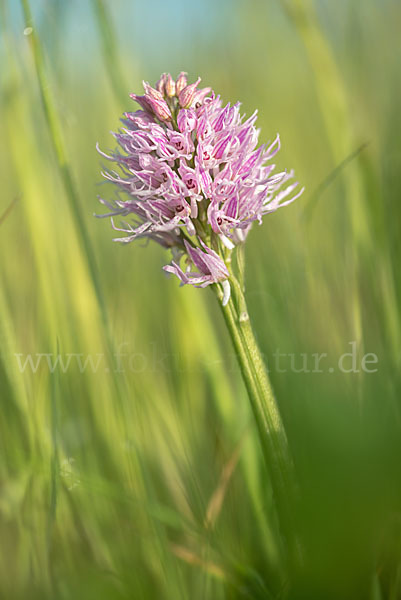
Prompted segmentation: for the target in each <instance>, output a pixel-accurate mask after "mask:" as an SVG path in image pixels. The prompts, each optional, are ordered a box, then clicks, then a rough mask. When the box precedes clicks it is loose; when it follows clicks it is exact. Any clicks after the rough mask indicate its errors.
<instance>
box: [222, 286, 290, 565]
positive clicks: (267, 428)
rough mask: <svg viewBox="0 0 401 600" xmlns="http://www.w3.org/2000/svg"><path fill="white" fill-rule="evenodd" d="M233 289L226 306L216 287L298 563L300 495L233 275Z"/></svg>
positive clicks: (280, 513)
mask: <svg viewBox="0 0 401 600" xmlns="http://www.w3.org/2000/svg"><path fill="white" fill-rule="evenodd" d="M230 285H231V298H230V300H229V302H228V303H227V305H226V306H223V305H222V303H221V300H222V296H223V295H222V291H221V289H220V287H218V286H216V292H217V295H218V297H219V300H220V306H221V309H222V312H223V316H224V320H225V322H226V325H227V328H228V331H229V334H230V337H231V340H232V343H233V346H234V349H235V352H236V355H237V359H238V363H239V366H240V369H241V373H242V376H243V379H244V382H245V386H246V389H247V391H248V396H249V400H250V403H251V407H252V411H253V414H254V417H255V420H256V424H257V428H258V433H259V438H260V443H261V446H262V452H263V456H264V459H265V462H266V466H267V469H268V472H269V475H270V479H271V485H272V489H273V494H274V497H275V501H276V502H275V505H276V508H277V514H278V518H279V524H280V529H281V532H282V533H283V535H284V537H285V540H286V544H287V548H288V550H289V551H290V556H292V558H298V560H299V558H300V550H299V544H298V541H297V539H296V538H297V536H296V533H295V528H294V511H295V508H296V501H297V495H298V492H297V485H296V479H295V473H294V465H293V461H292V457H291V452H290V448H289V445H288V440H287V435H286V432H285V429H284V425H283V422H282V419H281V416H280V412H279V409H278V406H277V402H276V399H275V397H274V393H273V390H272V386H271V384H270V381H269V377H268V374H267V370H266V367H265V364H264V362H263V358H262V355H261V352H260V350H259V347H258V344H257V342H256V339H255V335H254V333H253V330H252V326H251V322H250V319H249V315H248V310H247V306H246V301H245V296H244V293H243V290H242V287H241V285H240V283H239V281H238V280H237V278H236V277H235V276H234V275H231V277H230ZM294 553H295V554H294ZM297 562H298V561H297Z"/></svg>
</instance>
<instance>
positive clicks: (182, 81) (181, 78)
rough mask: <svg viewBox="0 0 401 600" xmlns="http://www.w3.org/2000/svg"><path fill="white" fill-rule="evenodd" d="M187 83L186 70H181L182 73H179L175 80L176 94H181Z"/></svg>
mask: <svg viewBox="0 0 401 600" xmlns="http://www.w3.org/2000/svg"><path fill="white" fill-rule="evenodd" d="M186 85H187V73H184V71H181V73H180V74H179V75H178V77H177V80H176V82H175V90H176V94H177V95H178V96H179V95H180V92H181V91H182V90H183V89H184V87H186Z"/></svg>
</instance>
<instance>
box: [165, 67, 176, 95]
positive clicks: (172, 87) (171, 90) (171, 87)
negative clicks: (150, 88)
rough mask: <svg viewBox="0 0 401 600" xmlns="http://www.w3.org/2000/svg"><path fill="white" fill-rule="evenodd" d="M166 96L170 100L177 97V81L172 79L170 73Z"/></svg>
mask: <svg viewBox="0 0 401 600" xmlns="http://www.w3.org/2000/svg"><path fill="white" fill-rule="evenodd" d="M165 90H166V94H167V96H168V97H169V98H172V97H173V96H175V81H174V79H173V78H172V77H171V75H170V73H169V74H168V75H167V78H166V84H165Z"/></svg>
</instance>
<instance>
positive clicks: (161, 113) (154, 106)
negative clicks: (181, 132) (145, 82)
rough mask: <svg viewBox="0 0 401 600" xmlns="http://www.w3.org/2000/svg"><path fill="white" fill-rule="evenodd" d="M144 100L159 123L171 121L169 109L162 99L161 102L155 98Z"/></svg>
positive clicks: (148, 97) (149, 97)
mask: <svg viewBox="0 0 401 600" xmlns="http://www.w3.org/2000/svg"><path fill="white" fill-rule="evenodd" d="M146 100H147V102H148V103H149V105H150V107H151V110H152V112H153V113H154V114H155V115H156V117H157V118H158V119H159V120H160V121H171V112H170V109H169V107H168V104H167V102H166V101H165V100H164V99H163V98H162V99H161V100H157V99H156V98H152V97H151V96H147V97H146Z"/></svg>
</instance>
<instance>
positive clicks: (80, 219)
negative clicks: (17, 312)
mask: <svg viewBox="0 0 401 600" xmlns="http://www.w3.org/2000/svg"><path fill="white" fill-rule="evenodd" d="M21 6H22V10H23V14H24V18H25V22H26V24H27V25H30V26H32V27H33V31H32V32H31V33H30V35H29V40H30V44H31V49H32V55H33V59H34V63H35V69H36V75H37V79H38V84H39V91H40V96H41V100H42V105H43V110H44V115H45V119H46V124H47V127H48V131H49V136H50V141H51V143H52V146H53V150H54V153H55V155H56V158H57V163H58V167H59V172H60V177H61V181H62V184H63V186H64V189H65V192H66V196H67V198H68V200H69V202H70V207H71V211H72V216H73V219H74V223H75V225H76V228H77V232H78V239H79V242H80V244H81V247H82V248H83V251H84V253H85V256H86V259H87V264H88V268H89V273H90V276H91V279H92V283H93V287H94V291H95V294H96V299H97V302H98V306H99V310H100V314H101V317H102V321H103V324H104V325H105V327H106V328H107V327H108V315H107V310H106V304H105V300H104V296H103V291H102V289H101V284H100V278H99V272H98V268H97V265H96V259H95V252H94V250H93V247H92V244H91V242H90V239H89V235H88V232H87V228H86V225H85V215H84V214H83V212H82V208H81V203H80V199H79V193H78V190H77V187H76V185H75V182H74V178H73V176H72V172H71V169H70V166H69V164H68V160H67V152H66V148H65V144H64V139H63V135H62V128H61V124H60V120H59V117H58V114H57V111H56V107H55V104H54V102H53V98H52V95H51V92H50V86H49V85H48V81H47V77H46V72H45V65H44V56H43V52H42V47H41V45H40V40H39V37H38V35H37V33H36V31H35V28H34V23H33V19H32V14H31V9H30V4H29V0H21Z"/></svg>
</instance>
